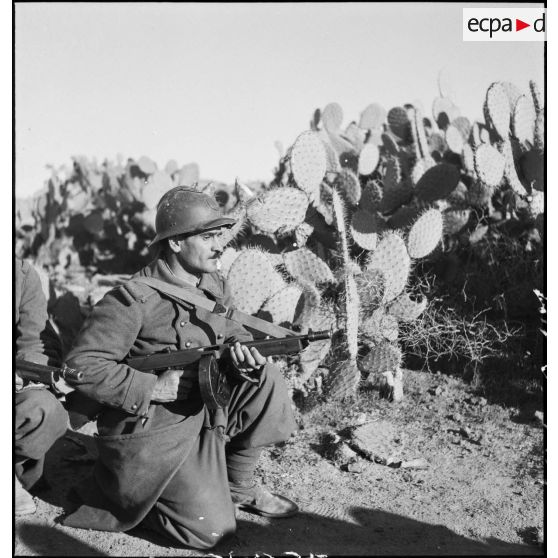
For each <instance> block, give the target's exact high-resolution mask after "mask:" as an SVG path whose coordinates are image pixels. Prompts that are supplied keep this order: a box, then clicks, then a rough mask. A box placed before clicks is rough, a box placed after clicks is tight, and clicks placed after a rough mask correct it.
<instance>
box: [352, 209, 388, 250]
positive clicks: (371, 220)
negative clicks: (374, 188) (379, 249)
mask: <svg viewBox="0 0 558 558" xmlns="http://www.w3.org/2000/svg"><path fill="white" fill-rule="evenodd" d="M382 225H383V223H382V221H381V220H380V218H379V217H378V216H377V215H376V214H373V213H369V212H368V211H365V210H363V209H359V210H358V211H355V212H354V213H353V218H352V220H351V235H352V237H353V240H354V241H355V242H356V243H357V244H358V245H359V246H360V247H361V248H363V249H364V250H375V249H376V244H377V242H378V233H379V232H381V230H382V229H383V227H382Z"/></svg>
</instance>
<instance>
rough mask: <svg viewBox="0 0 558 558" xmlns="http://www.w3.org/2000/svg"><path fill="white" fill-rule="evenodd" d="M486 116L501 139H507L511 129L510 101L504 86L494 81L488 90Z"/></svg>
mask: <svg viewBox="0 0 558 558" xmlns="http://www.w3.org/2000/svg"><path fill="white" fill-rule="evenodd" d="M485 106H486V115H485V116H486V117H487V120H488V122H490V123H491V124H492V127H493V128H494V130H495V131H496V132H497V133H498V135H499V136H500V138H501V139H503V140H507V139H508V136H509V131H510V102H509V100H508V95H507V93H506V90H505V88H504V86H503V85H502V84H501V83H500V82H496V83H493V84H492V85H491V86H490V87H489V88H488V91H487V92H486V104H485Z"/></svg>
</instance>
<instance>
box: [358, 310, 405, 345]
mask: <svg viewBox="0 0 558 558" xmlns="http://www.w3.org/2000/svg"><path fill="white" fill-rule="evenodd" d="M361 332H362V333H363V335H365V336H366V337H369V338H371V339H373V340H374V341H376V342H378V341H381V340H382V339H387V340H388V341H395V340H396V339H397V337H398V336H399V325H398V323H397V318H396V317H395V316H392V315H389V314H386V313H385V312H384V309H383V307H382V308H377V309H376V310H374V312H372V316H370V317H369V318H367V319H366V320H364V321H363V322H362V325H361Z"/></svg>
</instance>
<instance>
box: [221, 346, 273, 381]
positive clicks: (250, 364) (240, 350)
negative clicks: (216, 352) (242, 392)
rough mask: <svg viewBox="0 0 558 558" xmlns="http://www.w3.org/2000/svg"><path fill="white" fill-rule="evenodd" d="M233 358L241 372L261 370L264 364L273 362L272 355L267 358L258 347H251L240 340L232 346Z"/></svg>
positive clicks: (235, 365) (234, 363)
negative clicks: (242, 343)
mask: <svg viewBox="0 0 558 558" xmlns="http://www.w3.org/2000/svg"><path fill="white" fill-rule="evenodd" d="M231 360H232V363H233V365H234V367H235V368H236V369H237V370H238V371H239V372H240V373H252V374H253V373H254V372H261V370H262V368H263V366H264V364H266V363H268V362H271V357H268V358H265V357H264V356H262V355H261V354H260V352H259V351H258V349H256V348H255V347H252V348H251V349H249V348H248V347H246V345H241V344H240V343H239V342H238V341H237V342H236V343H235V344H234V345H233V346H232V347H231Z"/></svg>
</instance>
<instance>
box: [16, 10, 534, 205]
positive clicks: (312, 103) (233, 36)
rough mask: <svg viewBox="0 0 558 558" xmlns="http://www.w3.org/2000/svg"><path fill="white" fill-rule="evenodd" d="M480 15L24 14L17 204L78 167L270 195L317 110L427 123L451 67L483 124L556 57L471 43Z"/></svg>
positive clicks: (469, 109)
mask: <svg viewBox="0 0 558 558" xmlns="http://www.w3.org/2000/svg"><path fill="white" fill-rule="evenodd" d="M477 5H478V4H477ZM490 5H491V4H483V5H482V6H483V7H486V6H490ZM468 6H469V7H470V6H474V4H460V3H437V4H433V3H395V4H381V3H355V4H348V3H331V4H326V3H324V4H261V3H260V4H196V3H184V4H164V3H153V4H149V3H136V4H118V3H107V4H96V3H94V4H80V3H74V4H72V3H70V4H57V3H45V4H41V3H36V4H33V3H29V4H27V3H25V4H16V19H15V24H16V25H15V64H16V66H15V68H16V97H15V100H16V172H17V177H16V195H18V196H22V195H23V196H25V195H29V194H31V193H33V192H35V191H37V190H39V189H40V188H42V186H43V181H44V180H45V178H47V177H48V176H49V171H47V170H46V169H45V165H46V164H48V163H50V164H54V165H55V166H60V165H62V164H69V163H70V162H71V159H70V158H71V156H72V155H81V154H83V155H86V156H88V157H93V156H96V157H97V158H98V159H99V160H102V159H104V158H105V157H106V158H109V159H111V160H115V158H116V155H117V154H118V153H121V154H122V155H123V156H124V157H125V158H127V157H134V158H136V157H140V156H141V155H147V156H149V157H151V158H152V159H153V160H155V161H156V162H157V164H158V166H159V167H160V168H162V167H164V165H165V163H166V162H167V161H168V160H169V159H176V160H177V162H178V163H179V164H180V165H182V164H186V163H189V162H193V161H195V162H197V163H198V164H199V166H200V169H201V175H202V177H204V178H211V179H215V180H220V181H224V182H232V181H234V179H235V177H236V176H238V177H239V178H240V179H241V180H258V179H261V180H264V181H269V180H270V179H271V177H272V172H273V169H274V167H275V166H276V164H277V162H278V153H277V150H276V148H275V147H274V142H275V141H276V140H279V141H281V142H282V143H283V145H284V146H285V147H287V146H288V145H290V144H291V143H292V142H293V141H294V140H295V138H296V136H297V135H298V134H299V133H301V132H302V131H304V130H305V129H307V128H308V122H309V120H310V117H311V115H312V113H313V111H314V109H315V108H318V107H321V108H323V106H325V105H326V104H327V103H328V102H331V101H336V102H338V103H340V104H341V106H342V107H343V109H344V113H345V120H344V125H346V124H348V123H349V122H350V121H351V120H358V118H359V115H360V112H361V111H362V110H363V109H364V108H365V107H366V106H367V105H368V104H370V103H372V102H379V103H381V104H382V105H383V106H384V107H385V108H386V109H387V110H389V109H390V108H391V107H393V106H396V105H401V104H404V103H406V102H413V101H414V100H416V99H418V100H420V101H421V102H422V103H423V105H424V107H425V110H426V111H427V113H430V112H431V106H432V101H433V99H434V98H435V97H436V96H437V95H438V89H437V75H438V72H439V70H440V69H442V68H445V69H446V70H447V71H448V72H449V74H450V75H451V77H452V81H453V86H454V91H455V95H454V101H455V103H456V104H457V105H458V106H459V107H460V108H461V111H462V114H464V115H465V116H468V117H470V118H480V117H481V115H482V103H483V99H484V95H485V93H486V89H487V87H488V86H489V85H490V84H491V83H492V82H493V81H512V82H514V83H515V84H516V85H517V86H518V87H520V88H521V89H523V90H525V92H527V91H528V81H529V79H535V80H536V81H537V82H538V83H539V84H540V86H541V87H542V86H543V71H544V67H543V43H542V42H538V43H537V42H515V43H514V42H492V43H487V42H482V43H476V42H463V41H462V32H461V18H462V8H463V7H468ZM497 6H498V7H505V6H507V5H506V4H498V5H497ZM514 6H515V7H521V6H524V7H536V6H537V5H536V4H525V5H521V4H519V5H518V4H516V5H514Z"/></svg>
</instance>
